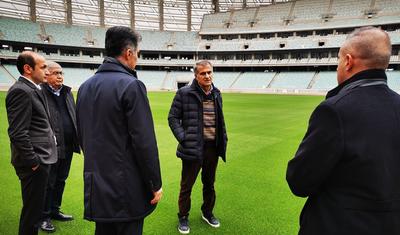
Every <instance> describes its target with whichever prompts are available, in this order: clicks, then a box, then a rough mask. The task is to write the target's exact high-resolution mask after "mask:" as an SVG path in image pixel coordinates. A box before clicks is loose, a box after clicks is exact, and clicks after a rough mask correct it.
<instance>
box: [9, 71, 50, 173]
mask: <svg viewBox="0 0 400 235" xmlns="http://www.w3.org/2000/svg"><path fill="white" fill-rule="evenodd" d="M6 108H7V117H8V124H9V127H8V135H9V137H10V142H11V162H12V164H13V165H14V166H15V167H27V168H28V167H29V168H30V167H33V166H35V165H37V164H39V163H43V164H52V163H55V162H57V148H56V141H55V136H54V133H53V130H52V127H51V124H50V121H49V118H50V115H49V112H48V108H47V101H46V98H45V97H44V96H43V93H42V92H41V91H40V90H38V89H37V88H36V87H35V85H33V84H32V83H31V82H29V81H28V80H26V79H25V78H23V77H20V78H19V79H18V81H17V82H15V83H14V85H12V86H11V88H10V89H9V90H8V93H7V97H6Z"/></svg>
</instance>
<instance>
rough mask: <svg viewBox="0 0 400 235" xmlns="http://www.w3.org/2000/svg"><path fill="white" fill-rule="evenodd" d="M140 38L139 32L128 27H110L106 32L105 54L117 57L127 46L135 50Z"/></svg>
mask: <svg viewBox="0 0 400 235" xmlns="http://www.w3.org/2000/svg"><path fill="white" fill-rule="evenodd" d="M141 39H142V38H141V36H140V34H139V33H137V32H136V31H134V30H133V29H131V28H129V27H125V26H114V27H111V28H109V29H108V30H107V32H106V40H105V47H106V55H107V56H110V57H117V56H119V55H121V54H122V52H123V51H124V50H125V48H127V47H128V46H131V47H133V49H135V50H136V49H137V47H138V43H139V42H140V41H141Z"/></svg>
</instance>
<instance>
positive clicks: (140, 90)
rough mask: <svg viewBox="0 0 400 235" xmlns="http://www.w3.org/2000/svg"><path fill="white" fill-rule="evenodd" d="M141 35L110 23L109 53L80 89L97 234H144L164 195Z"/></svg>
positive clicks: (87, 182)
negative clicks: (139, 73) (141, 66)
mask: <svg viewBox="0 0 400 235" xmlns="http://www.w3.org/2000/svg"><path fill="white" fill-rule="evenodd" d="M139 40H140V35H139V34H137V33H136V32H135V31H133V30H132V29H130V28H128V27H122V26H117V27H112V28H110V29H108V30H107V32H106V39H105V47H106V48H105V49H106V53H107V56H108V57H106V58H105V60H104V62H103V64H102V65H101V66H100V67H99V69H98V70H97V72H96V74H95V75H94V76H93V77H91V78H89V79H88V80H87V81H86V82H84V83H83V84H82V85H81V87H80V88H79V92H78V99H77V122H78V136H79V141H80V144H81V147H82V150H83V154H84V159H85V162H84V189H85V195H84V201H85V211H84V218H85V219H87V220H90V221H95V222H96V235H102V234H116V235H119V234H130V235H132V234H142V229H143V220H144V217H146V216H147V215H149V214H150V213H151V212H152V211H153V210H154V209H155V206H156V204H157V202H158V201H159V200H160V199H161V196H162V189H161V173H160V164H159V159H158V148H157V142H156V137H155V133H154V125H153V118H152V114H151V110H150V105H149V101H148V99H147V92H146V88H145V86H144V84H143V83H142V82H141V81H139V80H138V79H137V77H136V71H135V70H134V69H135V66H136V62H137V59H138V52H139V48H138V41H139Z"/></svg>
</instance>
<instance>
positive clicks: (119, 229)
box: [95, 219, 143, 235]
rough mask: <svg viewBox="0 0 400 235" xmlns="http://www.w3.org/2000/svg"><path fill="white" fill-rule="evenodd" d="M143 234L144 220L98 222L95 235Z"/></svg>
mask: <svg viewBox="0 0 400 235" xmlns="http://www.w3.org/2000/svg"><path fill="white" fill-rule="evenodd" d="M142 233H143V219H140V220H134V221H130V222H117V223H100V222H96V231H95V235H110V234H113V235H141V234H142Z"/></svg>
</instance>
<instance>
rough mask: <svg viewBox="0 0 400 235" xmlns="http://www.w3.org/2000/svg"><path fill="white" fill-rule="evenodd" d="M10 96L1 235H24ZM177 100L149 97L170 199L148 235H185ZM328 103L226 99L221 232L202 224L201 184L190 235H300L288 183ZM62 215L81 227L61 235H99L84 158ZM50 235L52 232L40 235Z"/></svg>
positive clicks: (1, 148) (1, 112)
mask: <svg viewBox="0 0 400 235" xmlns="http://www.w3.org/2000/svg"><path fill="white" fill-rule="evenodd" d="M5 96H6V93H5V92H0V167H1V170H0V182H1V187H0V234H1V235H3V234H4V235H8V234H10V235H13V234H17V232H18V222H19V214H20V209H21V189H20V184H19V180H18V178H17V176H16V174H15V171H14V168H13V167H12V166H11V163H10V148H9V139H8V135H7V128H8V123H7V116H6V110H5ZM173 96H174V93H164V92H154V93H149V100H150V104H151V107H152V112H153V117H154V122H155V129H156V134H157V142H158V149H159V155H160V162H161V168H162V169H161V173H162V179H163V190H164V197H163V198H162V200H161V202H160V203H159V205H158V207H157V209H156V211H155V212H154V213H153V214H151V215H150V216H149V217H147V219H146V220H145V225H144V234H178V231H177V227H176V226H177V201H178V191H179V181H180V168H181V161H180V160H179V159H178V158H176V156H175V150H176V140H175V139H174V137H173V135H172V134H171V132H170V130H169V127H168V121H167V116H168V111H169V108H170V105H171V102H172V99H173ZM322 99H323V97H321V96H285V95H258V94H223V100H224V113H225V121H226V126H227V132H228V139H229V141H228V152H227V162H226V164H225V163H224V162H222V161H219V165H218V169H217V179H216V184H215V187H216V193H217V201H216V207H215V210H214V213H215V215H216V216H217V217H218V218H219V219H220V221H221V227H220V228H217V229H215V228H211V227H209V226H208V225H206V224H205V222H203V221H202V220H201V212H200V206H201V201H202V195H201V194H202V193H201V178H200V177H198V179H197V182H196V185H195V187H194V189H193V192H192V209H191V214H190V216H189V220H190V225H191V233H190V234H230V235H231V234H239V235H242V234H263V235H264V234H271V235H278V234H289V235H290V234H297V231H298V227H299V226H298V217H299V214H300V210H301V208H302V206H303V203H304V200H303V199H301V198H297V197H295V196H293V195H292V194H291V192H290V190H289V188H288V186H287V183H286V180H285V174H286V166H287V162H288V160H289V159H291V158H292V157H293V155H294V153H295V151H296V149H297V147H298V145H299V143H300V141H301V139H302V138H303V136H304V133H305V131H306V128H307V123H308V118H309V116H310V114H311V112H312V110H313V109H314V107H315V106H316V105H317V104H318V103H319V102H320V101H321V100H322ZM62 211H64V212H65V213H68V214H72V215H73V216H74V217H75V220H73V221H70V222H54V223H55V225H56V229H57V231H56V233H55V234H63V235H64V234H66V235H67V234H71V235H86V234H88V235H89V234H94V223H91V222H88V221H85V220H83V156H82V155H75V156H74V158H73V161H72V166H71V172H70V176H69V178H68V180H67V184H66V188H65V193H64V198H63V205H62ZM41 234H45V233H41Z"/></svg>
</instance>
